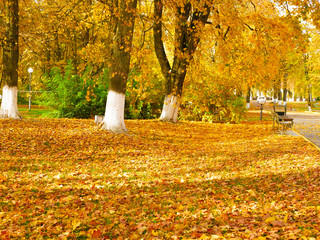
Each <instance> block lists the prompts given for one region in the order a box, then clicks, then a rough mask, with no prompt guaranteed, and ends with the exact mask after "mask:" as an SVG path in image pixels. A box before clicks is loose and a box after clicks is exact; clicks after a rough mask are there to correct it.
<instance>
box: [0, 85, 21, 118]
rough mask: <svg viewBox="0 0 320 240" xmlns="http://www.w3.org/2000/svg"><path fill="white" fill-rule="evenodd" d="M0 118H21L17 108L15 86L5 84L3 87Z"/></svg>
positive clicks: (16, 90)
mask: <svg viewBox="0 0 320 240" xmlns="http://www.w3.org/2000/svg"><path fill="white" fill-rule="evenodd" d="M0 118H13V119H21V118H22V117H21V115H20V113H19V110H18V89H17V87H9V86H7V85H6V86H4V87H3V91H2V102H1V108H0Z"/></svg>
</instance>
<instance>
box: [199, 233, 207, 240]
mask: <svg viewBox="0 0 320 240" xmlns="http://www.w3.org/2000/svg"><path fill="white" fill-rule="evenodd" d="M199 239H209V237H208V236H207V235H205V234H202V235H201V237H200V238H199Z"/></svg>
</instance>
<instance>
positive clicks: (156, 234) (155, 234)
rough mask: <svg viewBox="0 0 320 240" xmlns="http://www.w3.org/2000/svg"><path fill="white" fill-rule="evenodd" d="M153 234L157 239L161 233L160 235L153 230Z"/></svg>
mask: <svg viewBox="0 0 320 240" xmlns="http://www.w3.org/2000/svg"><path fill="white" fill-rule="evenodd" d="M151 234H152V236H155V237H157V236H158V235H159V233H158V232H156V231H153V230H152V232H151Z"/></svg>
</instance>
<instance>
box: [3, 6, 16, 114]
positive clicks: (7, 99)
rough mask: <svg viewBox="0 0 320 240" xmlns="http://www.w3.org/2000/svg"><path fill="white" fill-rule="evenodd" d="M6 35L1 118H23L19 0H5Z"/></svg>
mask: <svg viewBox="0 0 320 240" xmlns="http://www.w3.org/2000/svg"><path fill="white" fill-rule="evenodd" d="M5 9H6V18H5V36H6V37H7V38H6V40H5V41H4V46H3V63H4V64H3V72H2V79H3V92H2V93H3V96H2V102H1V108H0V118H14V119H21V115H20V113H19V111H18V101H17V100H18V62H19V44H18V39H19V4H18V0H6V1H5Z"/></svg>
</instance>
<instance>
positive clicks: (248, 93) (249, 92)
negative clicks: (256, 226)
mask: <svg viewBox="0 0 320 240" xmlns="http://www.w3.org/2000/svg"><path fill="white" fill-rule="evenodd" d="M250 95H251V88H250V87H249V86H248V90H247V95H246V103H247V109H250Z"/></svg>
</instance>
